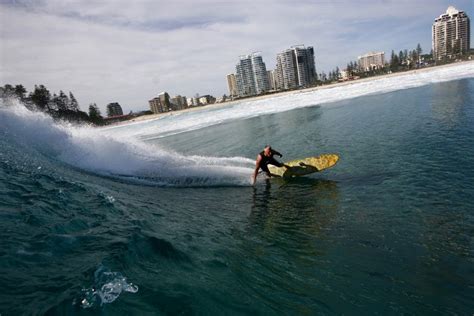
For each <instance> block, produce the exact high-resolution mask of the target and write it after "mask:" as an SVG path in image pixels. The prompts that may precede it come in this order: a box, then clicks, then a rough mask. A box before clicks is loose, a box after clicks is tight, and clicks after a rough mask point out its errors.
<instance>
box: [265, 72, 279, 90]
mask: <svg viewBox="0 0 474 316" xmlns="http://www.w3.org/2000/svg"><path fill="white" fill-rule="evenodd" d="M267 77H268V84H269V89H270V91H276V90H278V78H277V73H276V71H275V70H274V69H273V70H267Z"/></svg>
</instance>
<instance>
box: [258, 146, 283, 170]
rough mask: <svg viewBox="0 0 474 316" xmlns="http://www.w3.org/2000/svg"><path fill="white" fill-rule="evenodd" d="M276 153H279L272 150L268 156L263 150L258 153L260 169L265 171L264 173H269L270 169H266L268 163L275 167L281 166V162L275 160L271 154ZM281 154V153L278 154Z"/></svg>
mask: <svg viewBox="0 0 474 316" xmlns="http://www.w3.org/2000/svg"><path fill="white" fill-rule="evenodd" d="M275 154H277V155H280V154H279V153H278V152H275V151H272V154H271V156H270V157H267V156H265V152H263V151H262V152H261V153H260V154H259V155H260V157H262V160H260V169H262V170H263V171H265V172H266V173H270V170H268V165H274V166H277V167H283V163H281V162H279V161H277V160H276V159H275V158H273V156H274V155H275ZM280 156H281V155H280Z"/></svg>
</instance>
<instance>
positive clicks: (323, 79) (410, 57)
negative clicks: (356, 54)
mask: <svg viewBox="0 0 474 316" xmlns="http://www.w3.org/2000/svg"><path fill="white" fill-rule="evenodd" d="M434 63H435V61H434V59H433V51H431V52H430V53H429V54H425V55H423V49H422V48H421V45H420V44H419V43H418V45H417V46H416V47H415V48H414V49H412V50H407V49H405V50H400V52H399V53H398V54H397V53H395V51H394V50H392V53H391V55H390V60H389V61H386V62H385V64H384V65H383V66H382V67H373V68H372V69H362V67H361V65H359V63H358V62H357V61H350V62H348V63H347V66H346V69H345V71H347V76H348V77H350V78H354V77H359V78H365V77H370V76H375V75H382V74H388V73H393V72H398V71H406V70H411V69H415V68H418V67H421V66H425V65H433V64H434ZM318 79H319V80H318V83H319V84H328V83H332V82H335V81H338V80H340V79H341V71H340V70H339V67H336V68H335V69H334V70H331V71H329V73H328V74H326V73H325V72H322V73H320V74H319V76H318Z"/></svg>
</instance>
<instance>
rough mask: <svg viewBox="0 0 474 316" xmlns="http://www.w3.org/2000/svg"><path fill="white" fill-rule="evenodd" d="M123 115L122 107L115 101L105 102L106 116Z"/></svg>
mask: <svg viewBox="0 0 474 316" xmlns="http://www.w3.org/2000/svg"><path fill="white" fill-rule="evenodd" d="M120 115H123V111H122V107H121V106H120V104H118V103H117V102H113V103H109V104H107V116H108V117H112V116H120Z"/></svg>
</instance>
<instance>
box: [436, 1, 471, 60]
mask: <svg viewBox="0 0 474 316" xmlns="http://www.w3.org/2000/svg"><path fill="white" fill-rule="evenodd" d="M470 32H471V29H470V21H469V17H468V16H467V14H466V13H465V12H464V11H459V10H457V9H456V8H455V7H452V6H450V7H448V9H447V10H446V14H442V15H440V16H439V17H438V18H437V19H435V21H434V23H433V28H432V45H433V55H434V56H433V57H434V58H435V59H436V60H439V59H442V58H444V57H448V58H451V57H453V56H456V55H461V54H465V53H466V52H468V51H469V49H470V37H471V34H470Z"/></svg>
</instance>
